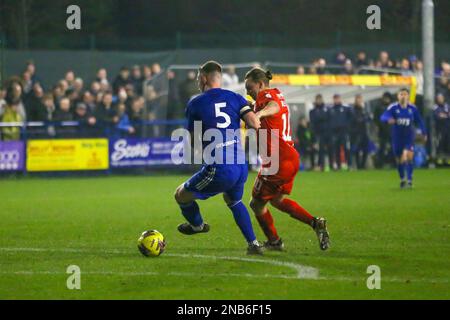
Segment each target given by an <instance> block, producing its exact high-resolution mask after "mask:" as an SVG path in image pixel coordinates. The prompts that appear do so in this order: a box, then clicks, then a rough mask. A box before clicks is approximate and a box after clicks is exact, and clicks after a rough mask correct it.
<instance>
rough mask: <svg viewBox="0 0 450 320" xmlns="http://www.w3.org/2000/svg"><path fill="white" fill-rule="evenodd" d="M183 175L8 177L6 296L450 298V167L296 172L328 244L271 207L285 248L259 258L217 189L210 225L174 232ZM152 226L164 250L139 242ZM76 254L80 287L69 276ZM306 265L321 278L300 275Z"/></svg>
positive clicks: (0, 251) (0, 275)
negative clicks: (409, 174)
mask: <svg viewBox="0 0 450 320" xmlns="http://www.w3.org/2000/svg"><path fill="white" fill-rule="evenodd" d="M187 178H188V176H173V175H172V176H167V175H159V176H152V177H105V178H66V179H61V178H54V179H39V178H22V179H17V180H2V181H0V298H1V299H406V298H412V299H428V298H438V299H441V298H442V299H444V298H445V299H449V298H450V283H449V281H450V244H449V243H450V201H449V199H450V198H449V190H450V170H433V171H431V170H430V171H425V170H419V171H416V173H415V186H414V189H413V190H399V188H398V179H397V176H396V173H395V172H394V171H367V172H349V173H340V172H339V173H328V174H323V173H309V172H308V173H300V174H299V176H298V178H297V181H296V184H295V186H294V191H293V194H292V197H293V198H294V199H297V200H298V201H299V202H300V203H301V204H302V205H303V206H305V207H306V208H307V209H309V210H310V211H311V212H312V213H313V214H315V215H320V216H325V217H327V219H328V221H329V231H330V234H331V240H332V247H331V249H330V250H328V251H325V252H322V251H320V250H319V247H318V244H317V240H316V237H315V234H314V233H313V231H312V230H311V229H310V228H309V227H307V226H305V225H303V224H301V223H299V222H297V221H295V220H293V219H291V218H290V217H289V216H287V215H286V214H284V213H281V212H278V211H277V210H276V209H272V214H273V216H274V218H275V223H276V226H277V227H278V231H279V233H280V235H281V236H282V238H283V239H284V241H285V245H286V251H285V252H266V254H265V256H263V257H248V256H246V254H245V249H246V244H245V242H244V240H243V237H242V236H241V234H240V232H239V230H238V228H237V227H236V226H235V224H234V221H233V218H232V215H231V213H230V212H229V211H228V209H227V207H226V206H225V204H224V203H223V201H222V199H221V197H216V198H213V199H210V200H208V201H201V202H200V207H201V210H202V213H203V216H204V218H205V220H206V221H207V222H208V223H210V224H211V231H210V233H208V234H199V235H195V236H192V237H188V236H184V235H182V234H179V233H178V232H177V230H176V226H177V225H178V224H179V223H181V222H183V218H182V216H181V214H180V213H179V209H178V208H177V206H176V204H175V202H174V201H173V196H172V195H173V191H174V189H175V188H176V187H177V186H178V185H179V184H180V183H181V182H183V181H184V180H186V179H187ZM253 180H254V175H251V176H250V178H249V181H248V183H247V188H246V195H245V197H246V199H249V195H250V190H251V186H252V183H253ZM252 220H253V224H254V228H255V230H256V232H257V236H258V238H259V239H260V240H263V234H262V232H261V231H260V230H259V226H258V225H257V223H256V221H255V219H254V218H253V217H252ZM147 229H157V230H159V231H161V232H162V233H163V234H164V236H165V237H166V240H167V242H168V247H167V250H166V252H165V253H164V254H163V255H162V256H160V257H158V258H145V257H143V256H142V255H141V254H140V253H139V252H138V250H137V247H136V241H137V238H138V237H139V235H140V233H141V232H142V231H144V230H147ZM69 265H77V266H79V267H80V269H81V289H80V290H69V289H67V287H66V280H67V277H68V276H69V274H67V273H66V269H67V267H68V266H69ZM369 265H377V266H379V267H380V268H381V289H380V290H369V289H368V288H367V286H366V280H367V277H368V276H369V274H367V272H366V271H367V267H368V266H369ZM305 267H310V268H315V269H305ZM308 270H309V271H311V270H316V271H318V273H319V274H318V277H316V278H315V279H304V278H302V277H303V275H305V272H306V276H307V277H308ZM309 275H310V274H309Z"/></svg>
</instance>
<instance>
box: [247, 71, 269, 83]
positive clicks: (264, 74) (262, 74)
mask: <svg viewBox="0 0 450 320" xmlns="http://www.w3.org/2000/svg"><path fill="white" fill-rule="evenodd" d="M272 78H273V76H272V72H270V71H269V70H267V71H265V70H264V69H261V68H253V69H252V70H250V71H249V72H247V74H246V75H245V79H246V80H247V79H251V80H252V81H253V82H260V81H262V82H264V83H265V84H267V85H268V84H269V82H270V80H272Z"/></svg>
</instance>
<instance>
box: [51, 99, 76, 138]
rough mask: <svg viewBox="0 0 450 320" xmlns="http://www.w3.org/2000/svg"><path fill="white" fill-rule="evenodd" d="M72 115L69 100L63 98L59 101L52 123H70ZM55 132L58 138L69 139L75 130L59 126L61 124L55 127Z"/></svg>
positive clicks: (70, 127)
mask: <svg viewBox="0 0 450 320" xmlns="http://www.w3.org/2000/svg"><path fill="white" fill-rule="evenodd" d="M72 120H73V113H72V112H71V110H70V99H69V98H68V97H64V98H62V99H61V100H60V101H59V109H58V110H56V112H55V117H54V121H56V122H63V121H72ZM56 132H57V133H58V136H59V137H63V138H69V137H72V136H74V134H75V132H76V129H75V128H74V127H72V126H67V127H66V126H61V123H59V124H58V125H57V129H56Z"/></svg>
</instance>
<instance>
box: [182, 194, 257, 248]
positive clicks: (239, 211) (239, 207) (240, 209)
mask: <svg viewBox="0 0 450 320" xmlns="http://www.w3.org/2000/svg"><path fill="white" fill-rule="evenodd" d="M180 208H181V213H182V214H183V216H184V217H185V219H186V220H187V221H188V222H189V223H190V224H191V225H192V226H194V227H200V226H202V225H203V218H202V215H201V214H200V208H199V207H198V204H197V202H196V201H192V202H191V203H188V204H180ZM229 208H230V210H231V211H232V212H233V216H234V220H235V221H236V224H237V225H238V227H239V229H241V232H242V234H243V235H244V237H245V239H246V240H247V242H248V243H252V242H254V241H255V240H256V236H255V233H254V231H253V226H252V221H251V220H250V215H249V213H248V210H247V208H246V207H245V205H244V204H243V203H242V201H239V202H235V203H233V204H232V205H231V206H229Z"/></svg>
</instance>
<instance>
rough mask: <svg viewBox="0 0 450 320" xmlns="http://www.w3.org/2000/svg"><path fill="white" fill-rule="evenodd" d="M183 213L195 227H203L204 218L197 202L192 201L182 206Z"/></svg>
mask: <svg viewBox="0 0 450 320" xmlns="http://www.w3.org/2000/svg"><path fill="white" fill-rule="evenodd" d="M179 206H180V208H181V213H182V214H183V216H184V217H185V218H186V220H187V221H188V222H189V223H190V224H191V225H192V226H194V227H199V226H201V225H203V218H202V215H201V214H200V208H199V207H198V204H197V202H195V201H192V202H191V203H187V204H180V205H179Z"/></svg>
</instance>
